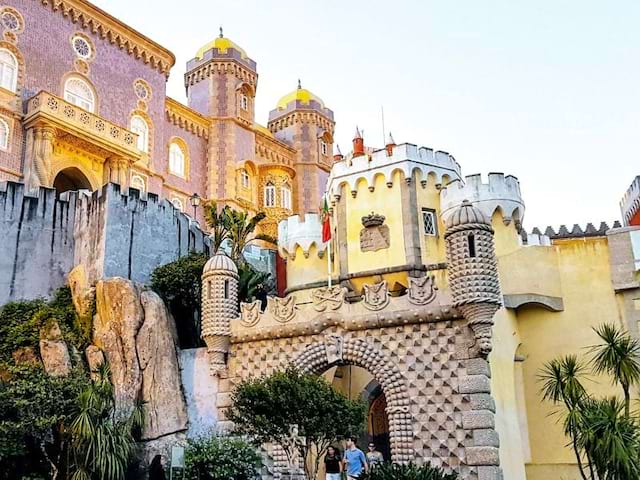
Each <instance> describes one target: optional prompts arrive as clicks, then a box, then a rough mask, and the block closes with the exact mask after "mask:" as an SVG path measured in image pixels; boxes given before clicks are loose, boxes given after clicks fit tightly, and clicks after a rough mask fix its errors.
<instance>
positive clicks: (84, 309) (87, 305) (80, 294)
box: [67, 265, 96, 318]
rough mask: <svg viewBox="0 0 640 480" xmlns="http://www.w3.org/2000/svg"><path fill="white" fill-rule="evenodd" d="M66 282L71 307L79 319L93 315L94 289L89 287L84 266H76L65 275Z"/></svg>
mask: <svg viewBox="0 0 640 480" xmlns="http://www.w3.org/2000/svg"><path fill="white" fill-rule="evenodd" d="M67 282H68V283H69V288H70V289H71V298H72V299H73V306H74V307H75V309H76V312H77V313H78V315H79V316H80V317H83V318H84V317H88V316H90V315H92V314H93V308H94V302H95V300H96V289H95V288H94V287H92V286H90V285H89V283H88V281H87V272H86V271H85V269H84V265H78V266H76V267H75V268H74V269H73V270H71V271H70V272H69V275H67Z"/></svg>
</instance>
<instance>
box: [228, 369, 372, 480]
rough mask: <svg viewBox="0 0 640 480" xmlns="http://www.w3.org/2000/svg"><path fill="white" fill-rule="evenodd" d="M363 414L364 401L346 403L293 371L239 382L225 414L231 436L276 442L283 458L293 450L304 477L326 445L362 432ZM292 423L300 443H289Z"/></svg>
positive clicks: (314, 469) (311, 378) (318, 380)
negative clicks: (301, 461) (232, 430)
mask: <svg viewBox="0 0 640 480" xmlns="http://www.w3.org/2000/svg"><path fill="white" fill-rule="evenodd" d="M365 415H366V406H365V405H364V403H362V402H360V401H356V400H349V399H348V398H347V397H345V396H344V395H343V394H342V393H339V392H337V391H336V390H334V389H333V388H332V387H331V385H330V384H329V383H327V382H326V381H325V380H324V379H323V378H322V377H318V376H316V375H310V374H304V373H301V372H299V371H297V370H295V369H293V368H289V369H287V370H285V371H280V372H276V373H274V374H272V375H270V376H262V377H260V378H253V379H248V380H245V381H244V382H243V383H241V384H239V385H238V386H237V387H236V389H235V391H234V393H233V407H232V408H231V411H230V419H231V420H232V421H233V422H234V424H235V428H236V431H237V433H239V434H242V435H247V436H249V437H251V438H252V439H254V440H255V441H256V442H258V443H267V442H277V443H280V444H282V446H283V448H284V450H285V451H286V453H287V455H288V456H289V458H292V456H293V455H295V454H296V452H295V449H297V451H298V452H297V453H299V455H300V457H301V458H303V459H305V472H306V474H307V478H310V479H315V477H316V473H317V468H318V462H319V460H320V458H321V457H322V456H323V455H324V453H325V452H326V450H327V448H328V447H329V446H330V445H331V444H332V443H334V442H336V441H337V440H338V439H340V438H344V437H346V436H348V435H358V434H359V433H360V432H361V431H362V430H363V428H364V421H365ZM292 425H297V427H298V434H299V435H300V436H302V437H304V439H305V442H304V443H302V442H300V443H299V444H298V445H293V444H292V442H291V441H290V435H291V426H292Z"/></svg>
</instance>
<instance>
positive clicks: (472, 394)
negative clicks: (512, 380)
mask: <svg viewBox="0 0 640 480" xmlns="http://www.w3.org/2000/svg"><path fill="white" fill-rule="evenodd" d="M465 363H466V370H467V375H466V376H463V377H461V378H460V387H459V388H460V393H464V394H468V395H469V400H470V402H469V403H470V407H471V408H470V410H468V411H466V412H463V414H462V427H463V428H464V429H465V430H467V431H469V432H471V434H472V439H471V441H470V443H469V444H468V445H467V447H466V449H465V452H466V457H467V459H466V460H467V461H466V464H467V465H468V466H469V467H473V468H475V469H476V471H477V473H478V480H502V469H501V468H500V456H499V447H500V440H499V438H498V432H497V431H496V429H495V427H496V425H495V423H496V422H495V412H496V404H495V401H494V400H493V397H492V396H491V382H490V377H491V371H490V369H489V362H488V361H487V360H486V359H484V358H481V357H476V358H470V359H468V360H466V361H465Z"/></svg>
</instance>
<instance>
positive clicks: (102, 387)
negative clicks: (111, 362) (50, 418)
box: [69, 363, 143, 480]
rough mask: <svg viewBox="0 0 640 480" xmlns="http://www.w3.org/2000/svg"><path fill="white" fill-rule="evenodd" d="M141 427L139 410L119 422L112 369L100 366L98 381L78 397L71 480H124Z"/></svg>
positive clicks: (72, 446)
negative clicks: (136, 435)
mask: <svg viewBox="0 0 640 480" xmlns="http://www.w3.org/2000/svg"><path fill="white" fill-rule="evenodd" d="M142 425H143V413H142V408H141V407H140V406H139V407H137V408H135V409H134V411H133V412H132V413H131V415H130V416H129V417H128V418H125V419H121V418H118V416H117V415H116V410H115V402H114V399H113V386H112V385H111V381H110V379H109V367H108V365H107V364H106V363H105V364H103V365H101V367H100V369H99V371H98V377H97V378H96V379H95V380H94V381H93V382H92V384H91V385H90V386H89V387H88V388H86V389H85V390H84V391H82V393H81V394H80V395H79V397H78V406H77V412H76V415H75V418H74V419H73V421H72V422H71V426H70V429H69V430H70V436H71V454H72V458H73V461H72V466H71V469H70V470H71V472H73V473H72V475H71V479H72V480H93V479H100V480H123V479H124V478H125V474H126V472H127V469H128V467H129V465H130V464H131V462H132V460H133V455H134V453H135V446H136V441H135V438H134V435H135V434H136V432H140V431H141V429H142Z"/></svg>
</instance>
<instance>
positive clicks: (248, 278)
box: [238, 263, 271, 302]
mask: <svg viewBox="0 0 640 480" xmlns="http://www.w3.org/2000/svg"><path fill="white" fill-rule="evenodd" d="M238 276H239V278H238V300H240V301H241V302H252V301H254V300H255V299H256V298H257V297H260V296H261V295H266V292H267V290H268V288H269V287H268V283H269V279H270V277H271V275H269V274H268V273H266V272H260V271H258V270H256V269H255V268H253V267H252V266H251V265H250V264H248V263H241V264H240V265H239V266H238Z"/></svg>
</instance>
